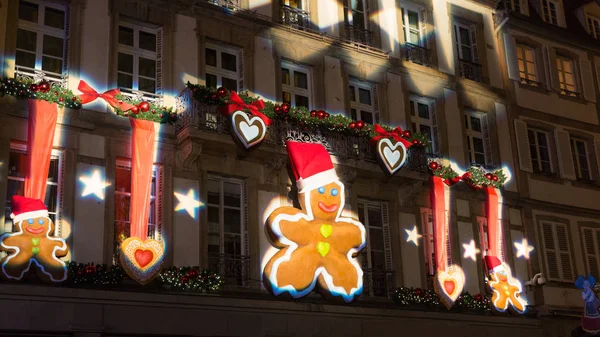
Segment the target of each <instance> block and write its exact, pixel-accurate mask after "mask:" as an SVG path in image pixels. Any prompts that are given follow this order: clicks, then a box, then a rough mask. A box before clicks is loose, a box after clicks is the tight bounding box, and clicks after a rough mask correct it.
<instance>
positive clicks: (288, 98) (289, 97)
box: [282, 91, 292, 103]
mask: <svg viewBox="0 0 600 337" xmlns="http://www.w3.org/2000/svg"><path fill="white" fill-rule="evenodd" d="M282 98H283V102H284V103H292V94H291V93H289V92H285V91H284V92H283V94H282Z"/></svg>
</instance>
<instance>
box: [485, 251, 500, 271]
mask: <svg viewBox="0 0 600 337" xmlns="http://www.w3.org/2000/svg"><path fill="white" fill-rule="evenodd" d="M484 259H485V265H486V267H487V269H488V273H490V274H491V273H493V272H497V271H499V270H504V266H503V265H502V261H500V259H499V258H497V257H495V256H492V255H486V256H485V258H484Z"/></svg>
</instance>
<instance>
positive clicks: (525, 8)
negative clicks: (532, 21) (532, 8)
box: [515, 0, 529, 15]
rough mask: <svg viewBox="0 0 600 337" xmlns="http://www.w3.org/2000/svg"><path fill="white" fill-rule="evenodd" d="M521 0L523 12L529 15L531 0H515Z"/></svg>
mask: <svg viewBox="0 0 600 337" xmlns="http://www.w3.org/2000/svg"><path fill="white" fill-rule="evenodd" d="M515 1H520V2H521V13H523V14H525V15H529V0H515Z"/></svg>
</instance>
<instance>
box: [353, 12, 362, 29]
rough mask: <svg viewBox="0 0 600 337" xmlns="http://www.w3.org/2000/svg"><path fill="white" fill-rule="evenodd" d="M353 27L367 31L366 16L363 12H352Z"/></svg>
mask: <svg viewBox="0 0 600 337" xmlns="http://www.w3.org/2000/svg"><path fill="white" fill-rule="evenodd" d="M352 25H353V26H354V28H357V29H365V15H364V14H363V13H361V12H352Z"/></svg>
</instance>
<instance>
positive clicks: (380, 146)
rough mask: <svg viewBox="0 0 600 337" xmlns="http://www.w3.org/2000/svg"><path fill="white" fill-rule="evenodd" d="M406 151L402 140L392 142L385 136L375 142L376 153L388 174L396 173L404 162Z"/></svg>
mask: <svg viewBox="0 0 600 337" xmlns="http://www.w3.org/2000/svg"><path fill="white" fill-rule="evenodd" d="M406 152H407V151H406V147H405V146H404V144H402V142H396V143H392V141H390V140H389V139H387V138H384V139H381V140H379V141H378V142H377V154H378V155H379V158H380V159H381V160H382V161H383V164H384V166H385V168H386V169H387V170H388V172H389V173H390V174H394V173H396V171H398V170H399V169H400V168H401V167H402V166H403V165H404V163H406V157H407V156H406Z"/></svg>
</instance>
